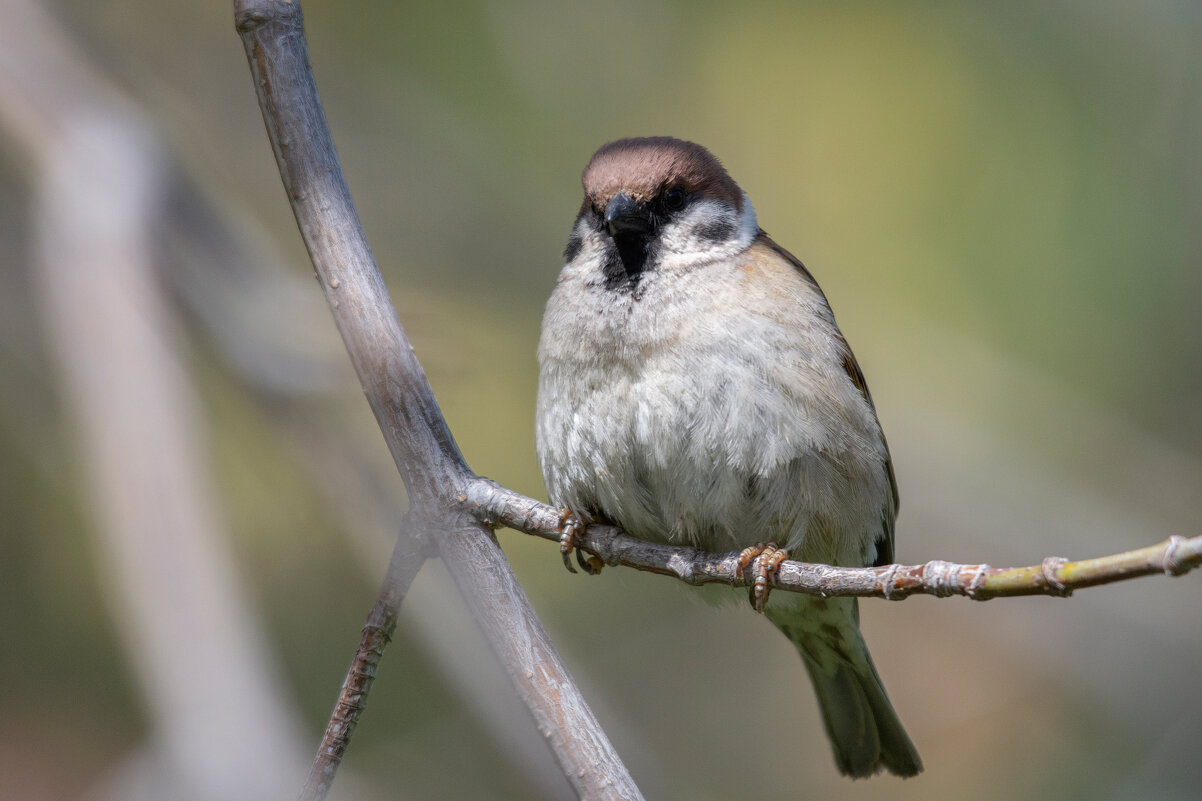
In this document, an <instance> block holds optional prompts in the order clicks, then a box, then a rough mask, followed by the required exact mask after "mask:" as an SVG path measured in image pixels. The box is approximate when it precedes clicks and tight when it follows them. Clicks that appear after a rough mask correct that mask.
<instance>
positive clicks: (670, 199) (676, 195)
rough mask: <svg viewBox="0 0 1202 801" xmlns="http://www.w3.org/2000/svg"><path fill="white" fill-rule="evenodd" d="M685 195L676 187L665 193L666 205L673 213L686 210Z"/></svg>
mask: <svg viewBox="0 0 1202 801" xmlns="http://www.w3.org/2000/svg"><path fill="white" fill-rule="evenodd" d="M684 200H685V193H684V190H683V189H681V188H680V187H679V186H674V187H672V188H671V189H669V190H668V191H667V192H664V205H665V206H667V207H668V208H669V209H671V210H672V211H679V210H680V209H683V208H684Z"/></svg>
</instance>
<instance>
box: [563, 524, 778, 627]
mask: <svg viewBox="0 0 1202 801" xmlns="http://www.w3.org/2000/svg"><path fill="white" fill-rule="evenodd" d="M565 558H566V557H565ZM788 558H789V552H788V551H786V550H785V549H784V548H778V547H777V546H776V543H775V542H768V543H763V542H757V543H756V544H755V545H752V546H751V547H749V548H744V549H743V550H741V551H739V561H738V564H737V565H736V566H735V576H736V577H737V578H743V571H744V570H746V569H747V568H748V567H749V566H750V565H751V564H752V563H753V562H754V563H755V581H753V582H752V584H751V586H750V587H748V588H747V598H748V600H749V601H751V608H752V609H754V610H755V611H757V612H759V613H760V614H761V615H762V614H764V605H765V604H767V603H768V593H769V591H771V589H772V580H773V579H774V578H775V577H776V571H777V568H779V567H780V563H781V562H783V561H785V560H786V559H788Z"/></svg>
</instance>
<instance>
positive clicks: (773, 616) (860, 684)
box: [765, 596, 922, 779]
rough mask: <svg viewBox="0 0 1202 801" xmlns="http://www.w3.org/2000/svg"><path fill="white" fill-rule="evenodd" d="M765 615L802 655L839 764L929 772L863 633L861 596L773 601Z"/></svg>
mask: <svg viewBox="0 0 1202 801" xmlns="http://www.w3.org/2000/svg"><path fill="white" fill-rule="evenodd" d="M772 600H773V601H778V602H779V601H784V600H785V599H783V598H782V599H778V598H777V597H776V596H773V599H772ZM765 614H766V616H767V617H768V619H769V620H771V621H772V623H773V624H774V625H775V626H776V627H777V628H778V629H780V630H781V631H782V632H784V634H785V636H786V637H788V638H789V639H790V640H791V641H792V642H793V644H794V645H795V646H797V650H798V652H799V653H800V654H801V660H802V662H803V663H804V664H805V666H806V671H807V672H808V673H809V674H810V681H812V682H813V684H814V692H815V693H816V694H817V695H818V706H819V707H820V708H821V710H822V720H823V722H824V723H825V724H826V733H827V736H828V737H830V741H831V747H832V749H833V750H834V752H835V764H836V765H837V766H838V768H839V771H840V772H841V773H843V774H845V775H847V776H851V777H852V778H857V779H858V778H861V777H865V776H871V775H873V774H874V773H877V772H878V771H880V770H881V768H884V769H886V770H888V771H889V772H890V773H893V774H895V775H897V776H914V775H917V774H918V773H919V772H920V771H922V760H921V759H920V758H919V756H918V751H917V750H915V748H914V744H913V743H912V742H910V737H909V736H908V735H907V734H906V730H905V729H904V728H903V727H902V723H901V721H900V720H898V717H897V713H896V712H894V711H893V705H892V704H890V703H889V696H888V695H886V694H885V687H884V685H883V684H881V677H880V676H879V675H878V674H877V672H876V667H875V666H874V665H873V664H872V657H871V656H869V655H868V647H867V646H866V645H865V644H864V638H863V637H862V636H861V635H860V625H859V612H858V610H857V607H856V599H854V598H815V597H810V596H797V597H795V598H789V599H788V602H787V603H783V604H781V605H780V606H775V607H774V604H772V603H769V604H768V608H767V609H766V610H765Z"/></svg>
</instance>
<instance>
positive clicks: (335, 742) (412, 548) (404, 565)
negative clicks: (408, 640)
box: [300, 518, 427, 801]
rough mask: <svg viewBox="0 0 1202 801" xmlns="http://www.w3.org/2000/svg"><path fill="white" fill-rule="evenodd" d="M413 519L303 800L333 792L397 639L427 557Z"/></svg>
mask: <svg viewBox="0 0 1202 801" xmlns="http://www.w3.org/2000/svg"><path fill="white" fill-rule="evenodd" d="M410 521H411V518H406V520H405V523H403V524H402V525H401V532H400V535H399V536H398V537H397V542H396V546H395V547H394V548H393V551H392V559H391V560H389V565H388V572H387V573H385V575H384V586H383V587H381V588H380V594H379V596H378V597H377V598H376V603H375V605H374V606H372V608H371V612H370V613H369V614H368V616H367V621H366V622H365V623H364V624H363V635H362V636H361V637H360V639H359V648H358V650H356V651H355V658H354V660H352V661H351V666H350V668H348V669H347V671H346V678H345V679H343V681H342V689H341V691H339V693H338V701H337V703H335V704H334V711H333V712H332V713H330V720H329V722H328V723H327V724H326V730H325V733H324V734H323V735H322V737H321V745H320V746H318V748H317V756H316V757H315V758H314V759H313V765H312V767H310V768H309V776H308V778H307V779H306V780H305V786H304V789H303V790H302V791H301V794H300V801H316V799H322V798H325V797H326V794H327V793H329V791H330V785H331V784H333V782H334V774H335V773H337V772H338V766H339V764H341V762H342V757H343V755H344V754H345V753H346V748H347V745H348V744H349V743H350V741H351V735H352V734H353V733H354V731H355V726H356V725H357V724H358V723H359V716H360V715H361V714H362V713H363V709H364V708H365V707H366V706H367V694H368V693H369V692H370V691H371V685H372V683H373V682H374V681H375V680H376V670H377V669H378V668H379V666H380V659H381V657H383V656H384V647H385V646H386V645H388V643H389V642H391V641H392V633H393V632H394V631H396V621H397V615H398V614H399V613H400V611H401V601H402V600H403V599H404V597H405V593H406V592H408V591H409V585H410V584H412V583H413V579H415V578H416V577H417V574H418V571H419V570H421V567H422V565H423V564H424V563H425V561H426V547H427V546H426V543H425V540H424V538H423V537H422V536H421V532H418V531H415V530H413V527H412V526H411V525H410Z"/></svg>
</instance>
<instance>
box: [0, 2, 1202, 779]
mask: <svg viewBox="0 0 1202 801" xmlns="http://www.w3.org/2000/svg"><path fill="white" fill-rule="evenodd" d="M304 8H305V13H306V19H307V29H308V35H309V41H310V47H311V56H312V61H313V66H314V70H315V73H316V76H317V81H318V86H319V88H320V90H321V91H322V98H323V102H324V105H325V109H326V112H327V114H328V116H329V120H330V124H331V127H332V129H333V133H334V137H335V141H336V142H337V144H338V147H339V150H340V154H341V156H342V159H343V165H344V167H345V169H346V173H347V177H348V180H349V183H350V186H351V190H352V192H353V193H354V196H355V199H356V203H357V205H358V208H359V211H360V214H361V215H362V217H363V220H364V223H365V226H366V229H367V232H368V234H369V236H370V238H371V241H372V245H373V248H374V251H375V254H376V257H377V259H378V260H379V263H380V267H381V269H382V271H383V273H384V275H385V278H386V280H387V281H388V283H389V285H390V287H391V289H392V292H393V297H394V300H395V302H396V305H397V307H398V310H399V313H400V316H401V320H402V322H403V323H404V325H405V326H406V329H407V331H408V333H409V335H410V337H411V338H412V340H413V342H414V344H415V348H416V351H417V353H418V356H419V357H420V358H421V360H422V362H423V364H424V366H425V369H426V370H427V372H428V374H429V376H430V379H431V381H432V383H433V385H434V388H435V391H436V393H437V396H438V398H439V400H440V402H441V403H442V406H443V409H444V412H445V413H446V416H447V418H448V420H449V422H450V424H451V427H452V429H453V431H454V432H455V435H456V437H457V438H458V441H459V443H460V445H461V447H462V449H463V451H464V453H465V454H466V456H467V458H468V460H469V462H470V464H471V465H472V467H473V468H474V469H475V470H476V471H478V472H480V473H483V474H485V475H488V476H490V477H493V478H495V479H497V480H499V481H501V482H502V483H504V484H506V485H509V486H511V487H513V488H515V489H518V490H520V491H523V492H525V493H528V494H531V495H534V496H536V497H542V494H543V488H542V484H541V480H540V477H539V473H538V468H537V464H536V462H535V459H534V453H533V444H532V427H533V426H532V422H533V408H534V390H535V374H536V364H535V360H534V352H535V343H536V338H537V332H538V324H539V318H540V314H541V308H542V304H543V301H544V299H545V297H546V296H547V294H548V292H549V290H550V287H551V286H552V283H553V281H554V277H555V274H556V272H557V270H558V268H559V256H558V254H559V252H560V250H561V248H562V246H563V242H564V240H565V238H566V235H567V231H568V228H569V225H570V223H571V221H572V218H573V216H574V213H575V211H576V208H577V206H578V203H579V191H580V190H579V183H578V176H579V172H580V169H581V168H582V167H583V165H584V163H585V161H586V160H587V158H588V156H589V155H590V154H591V153H592V151H593V150H594V149H595V148H596V147H597V146H598V145H600V144H601V143H603V142H605V141H608V140H610V139H613V138H617V137H621V136H629V135H647V134H672V135H676V136H681V137H685V138H689V139H694V140H696V141H699V142H701V143H704V144H706V145H707V146H708V147H710V148H711V149H712V150H713V151H714V152H715V153H717V154H718V155H719V157H720V158H722V159H723V160H724V162H725V164H726V165H727V167H728V168H729V170H730V171H731V173H732V174H733V175H734V176H735V178H736V179H737V180H738V181H739V182H740V183H741V184H742V186H743V187H744V188H745V189H746V190H747V191H748V192H749V193H750V195H751V197H752V198H753V200H754V202H755V203H756V207H757V210H758V212H759V217H760V222H761V225H762V226H763V227H764V228H765V229H766V230H768V231H769V232H771V233H772V235H773V236H774V237H775V238H776V239H777V240H778V241H780V242H781V243H782V244H784V245H785V246H786V247H788V248H789V249H791V250H792V251H793V252H795V253H796V254H798V255H799V256H800V257H802V258H803V259H804V260H805V261H806V263H807V265H808V266H809V267H810V269H811V270H812V272H813V273H814V274H815V276H816V277H817V278H818V279H819V280H820V281H821V282H822V285H823V288H824V289H825V290H826V292H827V294H828V296H829V297H830V299H831V301H832V304H833V306H834V308H835V311H836V313H837V314H838V317H839V320H840V323H841V324H842V327H843V330H844V331H845V332H846V334H847V336H848V339H849V340H850V341H851V343H852V345H853V346H854V347H855V350H856V353H857V355H858V357H859V360H860V362H861V364H862V366H863V367H864V370H865V372H866V374H867V375H868V378H869V381H870V383H871V386H872V389H873V394H874V397H875V399H876V402H877V406H878V408H879V411H880V416H881V419H882V422H883V424H884V427H885V430H886V432H887V433H888V436H889V442H890V445H891V447H892V450H893V455H894V460H895V463H896V466H897V471H898V479H899V483H900V488H901V497H902V506H901V517H900V520H899V524H898V556H899V558H900V559H901V560H902V561H904V562H908V563H913V562H921V561H925V560H927V559H933V558H940V559H946V560H952V561H961V562H988V563H990V564H995V565H1010V564H1030V563H1035V562H1038V561H1039V560H1040V559H1041V558H1043V557H1044V556H1047V555H1052V554H1056V555H1064V556H1070V557H1087V556H1095V555H1102V554H1105V553H1110V552H1116V551H1120V550H1126V549H1129V548H1134V547H1140V546H1143V545H1148V544H1151V543H1154V542H1157V541H1160V540H1162V539H1164V538H1165V537H1167V536H1169V535H1172V534H1183V535H1193V534H1197V533H1198V532H1199V522H1198V514H1197V511H1196V509H1197V505H1198V499H1199V497H1200V494H1202V402H1200V399H1202V308H1200V301H1202V91H1200V87H1202V48H1199V47H1198V42H1200V41H1202V6H1200V5H1198V4H1197V3H1194V2H1189V1H1187V0H1178V1H1177V2H1174V1H1173V0H1151V1H1150V2H1144V3H1125V2H1118V1H1117V0H1102V1H1101V2H1096V1H1091V2H1084V0H1051V2H1047V1H1046V0H1042V1H1041V2H1028V1H1027V0H1020V1H1019V2H1012V3H995V2H986V1H985V0H980V1H979V2H958V3H953V2H940V1H939V0H924V1H922V2H910V3H897V2H806V3H766V2H744V3H739V4H732V3H717V2H695V3H684V2H675V3H672V2H658V1H656V0H641V1H640V2H617V3H587V4H577V3H568V4H564V3H556V2H549V1H544V2H539V1H538V0H534V1H533V2H512V3H494V4H488V3H473V2H444V3H409V2H381V1H379V0H377V1H375V2H372V1H370V0H339V2H331V1H330V0H305V3H304ZM0 31H3V32H2V33H0V272H2V278H3V284H4V289H3V290H0V510H2V515H0V633H2V640H3V644H2V645H0V710H2V712H0V799H4V801H8V800H9V799H12V800H13V801H18V800H20V801H40V800H41V799H76V798H122V799H131V798H181V799H208V798H238V797H246V798H251V797H256V798H268V797H278V798H290V797H292V795H293V792H294V790H295V788H296V787H297V786H299V783H300V780H301V778H302V777H303V773H304V769H305V768H304V766H305V765H306V764H307V761H308V758H309V755H310V751H311V749H312V748H313V746H314V745H315V743H316V741H317V737H318V733H319V731H320V728H321V726H322V724H323V722H324V720H325V717H326V715H327V714H328V712H329V709H330V707H331V705H332V703H333V700H334V697H335V694H336V692H337V689H338V685H339V683H340V682H341V679H342V676H343V672H344V670H345V667H346V664H347V662H348V660H349V658H350V655H351V653H352V652H353V649H354V646H355V644H356V642H357V640H358V631H359V627H360V626H361V624H362V621H363V618H364V616H365V615H366V613H367V611H368V609H369V607H370V605H371V603H372V600H373V598H374V595H375V591H376V585H377V582H378V581H379V578H380V576H381V575H382V573H383V568H384V564H385V560H386V559H387V554H388V551H389V540H390V537H391V536H392V534H393V532H394V530H395V526H396V524H397V521H398V520H399V515H400V513H401V511H402V510H403V508H404V497H403V490H402V488H401V486H400V482H399V480H398V479H397V477H396V474H395V470H394V469H393V468H392V466H391V464H390V463H389V457H388V455H387V453H386V451H385V449H384V446H383V444H382V442H381V441H380V440H379V438H378V436H377V435H376V433H375V425H374V422H373V420H372V418H371V415H370V413H369V411H368V409H367V406H366V404H365V403H364V402H363V399H362V395H361V393H360V392H359V390H358V387H357V384H356V382H355V378H354V376H353V374H352V373H351V372H350V370H349V367H348V366H347V365H346V364H345V359H344V357H343V354H342V352H341V345H340V343H339V341H338V340H337V337H336V334H335V332H334V329H333V326H332V324H331V321H330V318H329V315H328V313H327V312H326V310H325V309H324V307H323V306H322V302H321V299H320V295H319V292H318V290H317V288H316V287H315V286H313V284H312V278H311V275H312V270H311V267H310V266H309V264H308V262H307V259H306V257H305V254H304V250H303V248H302V246H301V244H300V241H299V237H298V235H297V233H296V230H295V226H294V224H293V221H292V219H291V214H290V212H289V209H288V206H287V203H286V201H285V197H284V194H283V191H282V189H281V187H280V183H279V178H278V174H277V172H276V168H275V164H274V161H273V158H272V156H271V152H270V149H269V147H268V143H267V139H266V136H265V134H264V132H263V125H262V120H261V117H260V115H259V111H258V107H257V104H256V101H255V97H254V93H253V87H252V84H251V80H250V76H249V72H248V70H247V67H246V61H245V57H244V55H243V51H242V48H241V44H240V42H239V41H238V38H237V36H236V35H235V33H234V31H233V25H232V13H231V9H230V7H229V4H228V3H173V2H150V0H54V2H49V0H46V1H45V2H39V0H0ZM131 209H132V210H133V211H129V210H131ZM122 254H125V255H124V256H123V255H122ZM500 538H501V542H502V545H503V547H504V548H505V550H506V552H507V554H508V555H509V557H510V558H511V560H512V561H513V563H514V565H515V567H516V569H517V571H518V574H519V576H520V577H521V579H522V581H523V583H524V585H525V587H526V590H527V592H528V593H529V594H530V596H531V598H532V600H533V602H534V604H535V606H536V608H537V609H538V611H539V613H540V615H541V616H542V619H543V621H544V622H545V624H546V625H547V627H548V628H549V629H550V631H551V633H552V635H553V637H554V639H555V640H556V642H557V643H558V645H559V647H560V649H561V651H562V653H563V654H564V656H565V658H566V660H567V661H568V663H569V665H570V666H571V668H572V669H573V671H574V673H575V675H576V677H577V678H578V680H579V681H580V682H581V684H582V685H583V687H584V690H585V694H586V696H587V697H588V698H589V699H590V701H591V703H592V705H593V708H594V710H595V711H596V713H597V714H598V716H599V718H600V719H601V721H602V722H603V724H604V725H605V726H606V728H607V731H608V732H609V734H610V736H611V738H612V739H613V740H614V741H615V744H616V746H617V748H618V751H619V752H620V753H621V754H622V755H623V757H624V759H625V760H626V761H627V764H628V765H629V767H630V768H631V770H632V771H633V773H634V775H635V778H636V780H637V781H638V782H639V783H640V786H641V787H642V789H643V791H644V793H645V794H646V795H647V797H648V798H672V799H730V798H747V797H752V796H756V797H772V798H850V799H873V798H892V799H907V798H915V799H916V798H923V799H930V798H951V797H959V796H961V795H963V794H965V793H971V794H972V795H973V797H974V798H978V799H1002V798H1007V799H1009V798H1015V797H1020V798H1037V799H1038V798H1065V799H1084V798H1089V799H1135V798H1138V799H1196V798H1198V796H1199V793H1200V792H1202V760H1199V758H1198V752H1197V744H1198V742H1200V741H1202V697H1200V696H1199V694H1198V670H1199V668H1198V666H1199V665H1200V664H1202V580H1200V579H1199V578H1198V577H1197V576H1192V575H1191V576H1189V577H1186V578H1181V579H1177V580H1172V581H1170V580H1166V579H1158V578H1148V579H1143V580H1139V581H1135V582H1130V583H1126V584H1122V585H1117V586H1112V587H1107V588H1100V589H1094V590H1089V591H1085V592H1081V593H1079V594H1078V595H1077V596H1076V597H1074V598H1073V599H1071V600H1053V599H1046V598H1043V599H1018V600H997V601H993V602H991V603H988V604H974V603H972V602H969V601H967V600H963V599H947V600H933V599H929V598H914V599H911V600H908V601H907V602H905V603H903V604H897V603H886V602H883V601H867V602H862V617H863V621H864V629H865V633H866V636H867V638H868V641H869V643H870V644H871V646H872V651H873V653H874V655H875V657H876V661H877V665H878V667H879V668H880V672H881V674H882V675H883V676H884V677H885V680H886V684H887V686H888V688H889V691H890V694H891V696H892V698H893V700H894V703H895V705H896V706H897V708H898V710H899V712H900V714H901V716H902V718H903V719H904V720H905V722H906V724H907V726H908V728H909V730H910V732H911V734H912V735H913V737H914V739H915V741H916V743H917V744H918V746H919V749H920V751H921V752H922V755H923V757H924V759H925V762H926V768H927V769H926V772H925V773H924V774H923V775H922V776H920V777H919V778H917V779H913V780H910V781H906V782H902V781H900V780H897V779H894V778H891V777H882V778H876V779H873V780H870V781H861V782H855V783H852V782H849V781H846V780H844V779H842V778H840V777H839V776H838V775H837V774H836V772H835V770H834V767H833V764H832V762H831V760H830V756H829V752H828V748H827V745H826V743H825V741H824V739H823V735H822V732H821V725H820V722H819V720H818V717H817V710H816V706H815V704H814V702H813V700H812V698H811V691H810V688H809V686H808V682H807V681H806V680H805V677H804V673H803V671H802V669H801V665H800V664H799V663H798V660H797V657H796V654H795V653H793V652H792V651H791V649H790V647H789V645H788V644H787V643H786V642H785V641H784V639H783V638H781V637H779V636H778V635H777V634H776V633H775V632H774V631H773V630H772V628H771V626H769V625H768V624H767V623H766V622H764V621H762V620H760V619H757V618H756V617H755V616H754V615H752V614H751V613H750V611H748V610H747V609H746V608H745V606H744V605H743V604H742V603H741V599H742V594H741V593H739V592H733V593H732V594H733V595H734V596H737V597H736V599H735V600H736V601H739V602H735V603H731V604H728V605H725V606H720V607H714V606H711V605H708V604H705V603H700V602H698V601H697V599H696V597H695V596H696V593H695V592H693V591H690V590H689V589H688V588H686V587H684V586H683V585H679V586H677V585H676V584H674V583H673V582H670V581H667V580H665V579H662V578H658V577H652V576H647V575H640V574H636V573H634V572H633V571H625V570H617V569H614V570H609V571H606V572H605V573H604V574H603V575H601V576H600V577H598V578H587V577H584V576H571V575H568V574H567V573H566V572H565V571H564V570H563V568H562V566H561V565H560V564H559V558H558V554H557V553H556V552H555V549H554V548H553V547H550V546H548V545H547V543H545V542H542V541H535V540H531V539H528V538H526V537H524V536H522V535H519V534H516V533H513V532H501V533H500ZM256 783H257V784H256ZM334 797H337V798H345V799H349V798H415V799H416V798H422V799H462V798H488V799H526V798H567V797H570V794H569V792H568V790H567V785H566V783H565V782H564V781H563V779H562V778H560V777H558V776H557V775H556V773H555V769H554V766H553V764H552V762H551V759H550V757H549V754H548V753H547V752H546V749H545V748H544V746H543V744H542V743H541V741H540V738H539V736H538V734H537V733H536V732H535V730H534V727H533V725H532V724H531V723H530V722H529V720H528V719H527V717H526V715H525V713H524V711H523V710H522V709H521V707H520V706H518V704H517V702H516V701H515V700H514V699H513V697H512V693H511V692H510V690H509V688H508V685H507V683H506V680H505V679H504V677H503V676H502V675H501V673H500V668H499V667H498V665H497V663H496V662H495V660H494V659H493V658H492V656H491V655H490V654H489V652H488V651H487V649H486V648H485V647H484V646H483V645H482V644H481V641H480V637H479V635H478V634H477V632H476V631H475V630H474V628H473V624H472V623H471V621H470V620H469V619H467V618H466V617H465V613H464V612H463V609H462V607H461V605H460V604H459V602H458V601H457V599H456V598H455V596H454V594H453V592H452V591H450V590H449V589H448V581H447V580H446V577H445V573H444V571H443V570H442V568H441V566H440V565H438V564H437V563H433V564H430V565H427V567H426V568H425V569H424V570H423V572H422V574H421V576H420V577H419V579H418V581H417V583H416V585H415V586H414V588H413V590H412V592H411V594H410V596H409V597H408V598H407V600H406V602H405V608H404V615H403V618H402V621H401V625H400V627H399V628H398V631H397V636H396V638H395V641H394V643H393V645H392V647H391V649H390V650H389V651H388V653H387V654H386V656H385V659H384V663H383V666H382V669H381V672H380V678H379V680H378V682H377V684H376V687H375V690H374V694H373V696H372V698H371V702H370V705H369V708H368V710H367V712H366V714H365V715H364V718H363V721H362V723H361V725H360V728H359V730H358V732H357V734H356V738H355V740H354V742H353V743H352V746H351V750H350V753H349V755H348V757H347V760H346V762H345V766H344V771H343V773H342V774H341V775H340V779H339V784H338V786H337V787H336V792H335V794H334Z"/></svg>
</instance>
